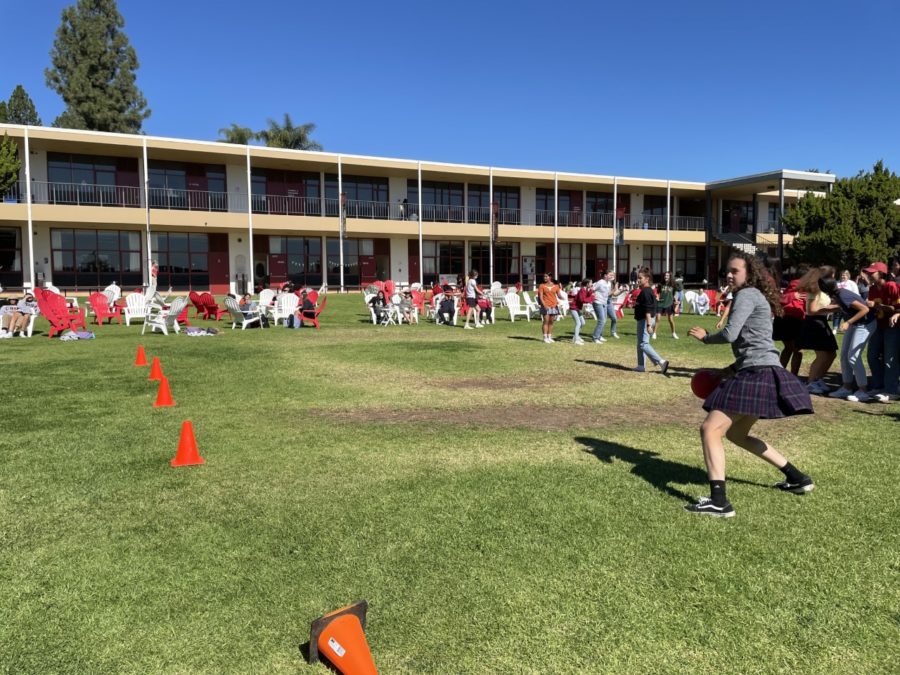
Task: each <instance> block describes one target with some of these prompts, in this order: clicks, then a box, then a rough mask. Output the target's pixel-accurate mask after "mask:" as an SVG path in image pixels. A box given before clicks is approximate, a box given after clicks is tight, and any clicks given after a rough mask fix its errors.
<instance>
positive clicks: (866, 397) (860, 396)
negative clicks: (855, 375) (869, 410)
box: [847, 391, 880, 403]
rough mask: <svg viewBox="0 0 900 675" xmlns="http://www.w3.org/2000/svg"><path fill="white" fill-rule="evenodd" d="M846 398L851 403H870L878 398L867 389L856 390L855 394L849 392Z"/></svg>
mask: <svg viewBox="0 0 900 675" xmlns="http://www.w3.org/2000/svg"><path fill="white" fill-rule="evenodd" d="M879 395H880V394H879ZM847 400H848V401H850V402H851V403H870V402H872V401H877V400H878V399H876V398H875V396H872V394H870V393H869V392H867V391H857V392H856V393H855V394H850V395H849V396H848V397H847Z"/></svg>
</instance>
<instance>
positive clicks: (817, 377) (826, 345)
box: [797, 266, 838, 394]
mask: <svg viewBox="0 0 900 675" xmlns="http://www.w3.org/2000/svg"><path fill="white" fill-rule="evenodd" d="M823 277H824V278H826V279H827V278H833V277H834V268H833V267H828V266H823V267H813V268H812V269H811V270H809V272H807V273H806V274H804V275H803V276H802V277H801V278H800V281H799V283H798V284H797V290H798V291H799V292H800V293H805V294H806V318H805V319H804V320H803V327H802V328H801V330H800V337H799V338H798V340H797V347H798V348H799V349H812V350H813V351H814V352H815V353H816V358H815V359H814V360H813V362H812V364H810V366H809V377H808V378H807V386H808V387H809V393H810V394H827V393H828V392H829V391H831V389H830V388H829V387H828V385H827V384H825V375H827V374H828V369H829V368H831V364H832V363H834V359H835V357H836V356H837V350H838V345H837V340H835V339H834V333H832V332H831V327H830V326H829V325H828V315H829V314H830V313H831V312H833V311H834V310H836V309H837V306H835V305H832V304H831V298H829V297H828V295H826V294H825V293H822V291H820V290H819V279H821V278H823Z"/></svg>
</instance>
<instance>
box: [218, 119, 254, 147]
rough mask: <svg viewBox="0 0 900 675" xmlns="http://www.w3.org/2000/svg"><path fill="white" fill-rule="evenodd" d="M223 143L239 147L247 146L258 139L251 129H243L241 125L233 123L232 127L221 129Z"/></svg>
mask: <svg viewBox="0 0 900 675" xmlns="http://www.w3.org/2000/svg"><path fill="white" fill-rule="evenodd" d="M219 135H220V136H222V137H223V138H220V139H219V141H220V142H221V143H236V144H238V145H247V144H249V143H250V141H251V140H253V139H254V138H256V134H255V133H254V132H253V130H252V129H250V128H249V127H242V126H241V125H240V124H235V123H234V122H232V123H231V126H230V127H225V128H224V129H219Z"/></svg>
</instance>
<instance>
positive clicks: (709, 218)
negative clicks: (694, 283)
mask: <svg viewBox="0 0 900 675" xmlns="http://www.w3.org/2000/svg"><path fill="white" fill-rule="evenodd" d="M705 258H706V260H704V264H705V265H706V270H705V271H704V273H703V278H704V279H709V277H710V274H709V271H710V269H712V268H711V267H710V264H711V263H712V192H710V191H709V190H706V255H705ZM709 280H710V281H712V280H711V279H709Z"/></svg>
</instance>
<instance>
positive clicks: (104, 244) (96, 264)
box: [50, 229, 143, 289]
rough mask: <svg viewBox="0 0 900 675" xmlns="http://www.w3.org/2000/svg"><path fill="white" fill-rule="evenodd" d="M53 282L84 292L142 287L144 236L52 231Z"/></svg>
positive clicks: (109, 232) (123, 233) (63, 230)
mask: <svg viewBox="0 0 900 675" xmlns="http://www.w3.org/2000/svg"><path fill="white" fill-rule="evenodd" d="M50 248H51V255H52V258H53V262H52V269H53V282H54V283H55V284H56V285H57V286H65V287H74V288H81V289H93V288H105V287H106V286H108V285H109V284H111V283H112V282H113V281H115V282H116V283H117V284H119V285H120V286H122V287H123V288H124V287H128V286H140V285H141V284H142V283H143V277H142V275H141V269H142V268H141V234H140V232H127V231H123V230H69V229H58V230H57V229H52V230H50Z"/></svg>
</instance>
